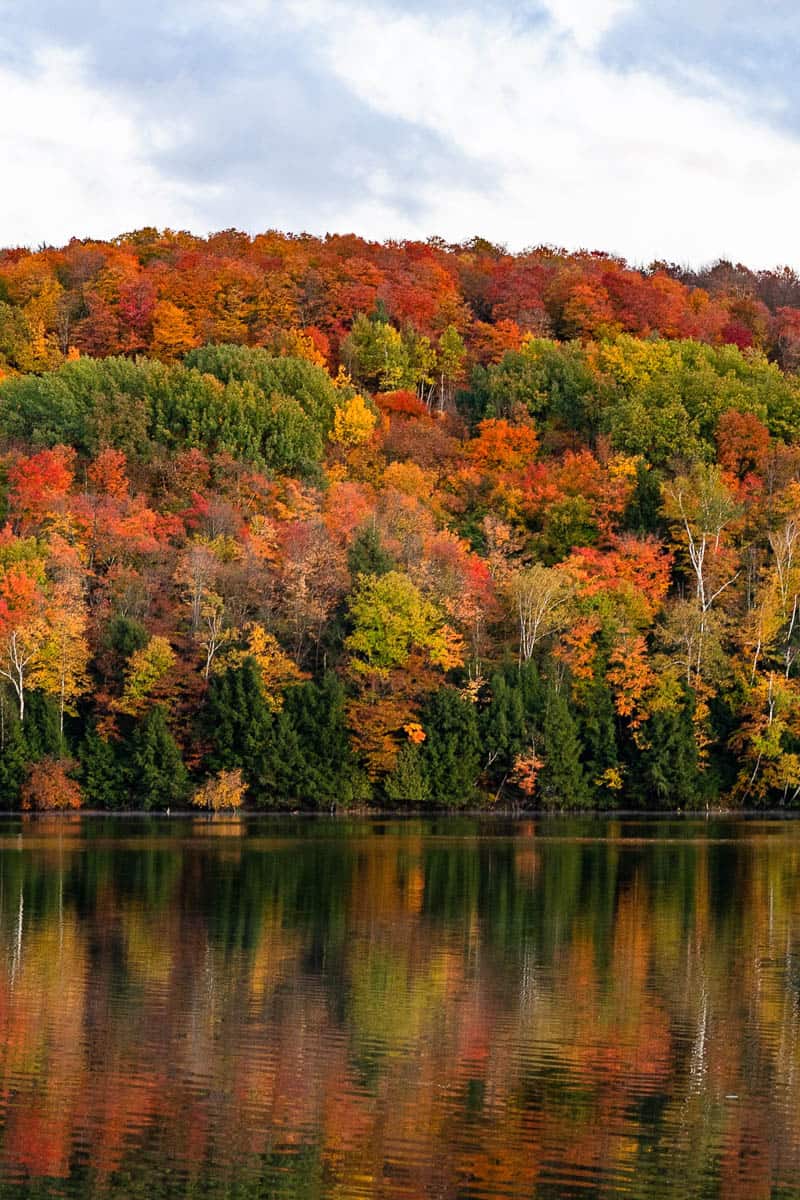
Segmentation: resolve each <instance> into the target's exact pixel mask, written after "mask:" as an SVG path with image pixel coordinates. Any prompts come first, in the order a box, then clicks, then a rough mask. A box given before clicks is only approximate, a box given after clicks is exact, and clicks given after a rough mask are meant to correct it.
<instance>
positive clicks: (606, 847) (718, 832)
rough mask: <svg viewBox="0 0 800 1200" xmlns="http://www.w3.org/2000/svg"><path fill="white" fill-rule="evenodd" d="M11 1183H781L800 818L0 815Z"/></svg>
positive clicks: (798, 1182) (797, 1056) (169, 1190)
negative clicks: (339, 818) (26, 817)
mask: <svg viewBox="0 0 800 1200" xmlns="http://www.w3.org/2000/svg"><path fill="white" fill-rule="evenodd" d="M0 1026H1V1028H2V1042H1V1047H0V1054H1V1057H0V1196H2V1197H3V1200H8V1198H11V1200H15V1198H18V1197H36V1198H43V1197H55V1196H63V1197H81V1198H82V1200H83V1198H90V1200H91V1198H94V1197H115V1198H117V1197H119V1198H122V1197H125V1200H129V1198H138V1197H141V1198H142V1200H145V1198H147V1200H162V1198H165V1197H209V1198H211V1197H213V1198H222V1197H225V1198H230V1200H255V1198H256V1197H258V1198H259V1200H261V1198H266V1197H297V1198H298V1200H299V1198H301V1197H302V1198H303V1200H315V1198H318V1197H331V1198H333V1197H336V1198H342V1200H351V1198H356V1197H382V1198H394V1197H398V1198H399V1197H408V1198H412V1197H441V1198H453V1200H456V1198H458V1200H478V1198H488V1197H526V1198H531V1197H536V1198H553V1197H572V1196H574V1197H617V1196H619V1197H623V1196H624V1197H642V1198H645V1197H647V1198H650V1197H722V1198H723V1200H724V1198H728V1197H742V1198H746V1200H760V1198H761V1197H790V1196H799V1195H800V824H796V823H794V822H791V821H787V822H780V821H766V820H743V819H735V820H734V819H711V820H708V821H705V820H698V819H691V820H690V819H686V820H679V819H673V820H655V819H654V820H640V819H619V818H617V819H599V818H595V819H591V818H580V819H577V818H576V819H573V818H556V817H552V818H542V819H536V820H518V821H513V820H510V819H509V820H505V819H500V818H496V819H486V820H478V819H467V818H459V817H448V818H441V819H431V820H418V819H409V820H406V821H402V820H367V819H365V820H359V821H354V820H353V821H334V820H331V821H324V820H312V819H308V820H303V819H299V818H298V819H265V818H231V819H228V820H224V819H217V820H210V821H209V820H207V819H205V818H199V819H194V818H187V819H183V818H180V819H172V820H166V819H163V818H160V819H147V818H141V819H132V818H131V819H123V818H116V819H114V818H91V817H80V816H76V817H74V818H65V819H55V818H51V819H46V818H43V819H40V820H27V821H23V820H21V819H12V818H6V819H4V820H2V821H0Z"/></svg>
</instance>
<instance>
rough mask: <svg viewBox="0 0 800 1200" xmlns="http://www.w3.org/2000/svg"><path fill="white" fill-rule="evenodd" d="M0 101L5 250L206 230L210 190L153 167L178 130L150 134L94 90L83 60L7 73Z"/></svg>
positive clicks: (62, 56) (50, 60) (58, 55)
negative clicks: (164, 228) (148, 231)
mask: <svg viewBox="0 0 800 1200" xmlns="http://www.w3.org/2000/svg"><path fill="white" fill-rule="evenodd" d="M0 95H2V97H3V103H2V105H1V106H0V144H1V145H2V146H3V167H2V171H3V187H2V189H1V190H0V245H9V244H23V245H37V244H39V243H40V242H51V243H62V242H65V241H68V240H69V238H70V237H82V236H96V237H110V236H113V235H115V234H118V233H121V232H123V231H124V230H127V229H133V228H137V227H139V226H142V225H150V224H154V223H156V222H161V221H163V223H165V224H166V223H170V224H173V225H176V226H178V227H180V228H189V227H194V228H197V227H199V226H202V224H203V219H202V206H201V204H198V203H197V200H201V201H202V198H203V190H202V189H199V190H198V189H197V188H192V189H191V192H190V189H189V188H188V187H187V186H186V185H185V184H181V185H180V186H178V185H176V184H175V183H173V182H171V181H170V180H169V179H165V178H164V177H163V176H162V175H161V173H160V172H159V171H158V170H157V169H156V168H155V167H154V166H153V165H152V163H151V162H150V161H149V155H150V153H151V150H152V149H153V148H154V146H155V145H156V143H157V142H160V143H161V145H163V144H165V142H166V141H167V140H168V138H170V137H174V136H175V131H172V132H170V131H168V130H166V129H165V128H163V127H162V128H161V129H158V130H154V129H149V128H148V126H147V124H146V122H144V121H143V120H142V118H141V116H140V115H138V114H137V113H136V112H134V111H131V109H130V108H128V109H127V110H125V109H123V107H122V106H121V103H120V102H119V101H114V100H112V99H111V98H110V97H109V96H108V95H105V94H104V93H103V92H101V91H100V90H98V89H97V88H94V87H92V86H91V85H90V84H89V83H88V82H87V80H86V77H85V73H84V64H83V61H82V59H81V57H80V56H78V55H75V54H66V53H63V52H60V51H58V50H55V49H43V50H42V51H41V52H40V53H39V55H38V56H37V59H36V61H35V63H34V64H33V69H32V70H31V72H30V74H29V75H20V74H18V73H14V72H12V71H10V70H8V69H5V68H0ZM206 194H207V195H211V194H212V189H206Z"/></svg>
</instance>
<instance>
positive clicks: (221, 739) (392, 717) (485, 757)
mask: <svg viewBox="0 0 800 1200" xmlns="http://www.w3.org/2000/svg"><path fill="white" fill-rule="evenodd" d="M799 372H800V278H799V277H798V276H797V275H795V273H794V272H793V271H792V270H791V269H790V268H781V269H777V270H773V271H762V272H754V271H751V270H749V269H748V268H745V267H743V266H741V265H735V264H732V263H729V262H719V263H716V264H715V265H713V266H712V267H709V268H707V269H703V270H688V269H684V268H681V267H679V266H677V265H675V264H670V263H666V262H657V263H653V264H651V265H650V266H648V267H647V268H643V269H635V268H633V267H631V266H629V265H628V264H627V263H626V262H624V261H623V260H621V259H619V258H615V257H613V256H610V255H607V254H602V253H597V252H592V253H588V252H580V253H568V252H566V251H563V250H558V249H556V248H553V247H537V248H534V249H531V250H529V251H525V252H523V253H517V254H512V253H509V252H508V251H507V250H506V249H505V248H504V247H502V246H498V245H494V244H492V243H491V242H488V241H485V240H483V239H480V238H476V239H473V240H472V241H471V242H469V243H466V244H462V245H449V244H446V243H445V242H443V241H441V240H440V239H430V240H429V241H427V242H387V243H374V242H367V241H365V240H363V239H360V238H358V237H356V236H349V235H348V236H327V237H325V238H316V237H312V236H310V235H289V234H283V233H279V232H274V231H271V232H268V233H264V234H259V235H257V236H250V235H248V234H245V233H241V232H238V231H235V230H226V231H224V232H222V233H217V234H214V235H211V236H209V237H207V238H201V237H196V236H193V235H191V234H188V233H176V232H172V231H170V230H165V231H159V230H156V229H149V228H148V229H142V230H138V231H136V232H134V233H130V234H125V235H122V236H120V237H118V238H116V239H114V240H113V241H110V242H95V241H86V240H74V241H72V242H70V243H69V245H67V246H65V247H62V248H53V247H43V248H41V249H39V250H38V251H31V250H28V249H20V248H17V249H7V250H5V251H0V509H1V510H2V511H0V797H1V799H0V805H2V807H6V808H21V809H23V810H37V809H58V808H78V807H85V808H89V809H153V810H162V809H166V808H169V809H176V808H181V807H188V806H190V805H196V806H197V807H198V808H200V809H204V810H208V811H213V810H217V809H224V808H237V807H240V806H242V805H244V806H245V807H250V808H255V809H263V810H269V809H287V810H321V811H343V810H348V809H350V810H362V809H366V808H369V807H374V808H377V809H393V810H394V809H402V808H415V809H424V808H428V809H456V808H462V809H478V808H481V807H486V808H496V809H501V810H510V809H521V808H528V809H562V808H570V809H586V810H589V809H669V810H673V809H689V808H702V809H706V808H708V807H714V808H745V809H749V808H759V807H760V808H769V809H778V808H782V807H787V808H789V807H792V806H798V805H800V691H799V682H798V681H799V679H800V673H799V670H798V667H799V664H798V652H799V651H800V611H799V606H798V597H800V373H799Z"/></svg>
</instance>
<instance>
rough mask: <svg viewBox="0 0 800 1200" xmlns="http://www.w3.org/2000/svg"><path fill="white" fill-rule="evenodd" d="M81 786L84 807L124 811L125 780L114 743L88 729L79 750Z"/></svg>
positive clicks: (126, 791)
mask: <svg viewBox="0 0 800 1200" xmlns="http://www.w3.org/2000/svg"><path fill="white" fill-rule="evenodd" d="M78 760H79V762H80V764H81V787H82V789H83V796H84V804H85V806H86V807H87V808H104V809H110V810H113V809H116V808H126V807H127V806H128V803H129V797H128V786H129V783H128V779H127V776H126V772H125V769H124V766H123V764H122V763H121V762H120V759H119V754H118V746H117V744H116V743H114V742H112V741H110V740H109V739H107V738H104V737H102V736H101V735H100V734H99V733H98V732H97V730H96V729H94V728H92V729H89V731H88V732H87V734H86V736H85V738H84V739H83V742H82V743H81V746H80V749H79V751H78Z"/></svg>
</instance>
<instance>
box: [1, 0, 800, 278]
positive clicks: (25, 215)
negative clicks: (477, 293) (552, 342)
mask: <svg viewBox="0 0 800 1200" xmlns="http://www.w3.org/2000/svg"><path fill="white" fill-rule="evenodd" d="M798 40H800V7H798V5H797V2H796V0H772V2H770V0H762V4H761V5H760V6H756V5H754V4H753V3H752V0H725V2H724V3H723V2H722V0H669V2H668V3H664V0H518V2H511V0H494V3H492V4H487V3H486V2H485V0H424V2H423V0H406V2H405V3H400V2H399V0H288V2H275V3H272V2H270V0H135V2H133V0H125V2H123V3H121V2H120V0H29V2H27V3H25V2H23V0H0V163H1V164H2V166H0V179H1V180H2V184H0V245H6V246H8V245H31V246H38V245H40V244H43V243H48V244H55V245H59V244H63V243H64V242H66V241H67V240H69V238H70V237H73V236H75V237H98V238H105V237H112V236H114V235H116V234H120V233H123V232H126V231H128V230H132V229H136V228H141V227H142V226H145V225H156V226H158V227H169V228H172V229H189V230H192V231H193V232H195V233H200V234H205V233H207V232H210V231H212V230H217V229H225V228H230V227H232V226H233V227H236V228H239V229H245V230H248V231H249V232H251V233H255V232H259V231H262V230H265V229H283V230H287V231H292V232H301V231H308V232H311V233H318V234H324V233H326V232H338V233H346V232H355V233H359V234H361V235H362V236H365V237H368V238H375V239H381V240H382V239H386V238H425V237H428V236H440V237H443V238H445V239H446V240H448V241H462V240H465V239H467V238H470V237H472V236H474V235H476V234H477V235H480V236H482V237H486V238H489V239H490V240H491V241H494V242H500V243H503V244H505V245H506V246H508V248H509V249H511V250H521V249H523V248H525V247H527V246H533V245H538V244H542V243H547V244H551V245H556V246H564V247H567V248H568V249H579V248H584V249H590V250H592V249H598V250H605V251H608V252H611V253H615V254H621V255H623V256H625V257H626V258H627V259H628V260H629V261H630V262H632V263H635V264H647V263H649V262H651V261H653V260H654V259H666V260H668V261H671V262H677V263H681V264H691V265H695V266H698V265H701V264H704V263H708V262H710V261H712V260H714V259H716V258H720V257H723V258H730V259H732V260H734V261H740V262H744V263H746V264H748V265H749V266H752V267H774V266H777V265H779V264H781V265H782V264H788V265H791V266H794V267H796V268H800V232H798V217H799V216H800V81H798V76H797V72H796V65H795V63H794V62H793V61H792V59H793V52H794V48H795V47H796V45H797V43H798Z"/></svg>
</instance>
